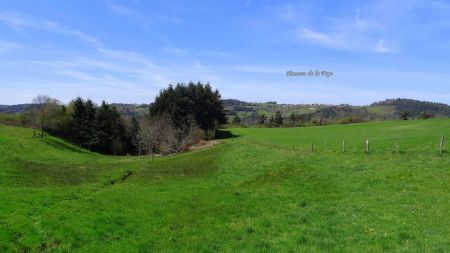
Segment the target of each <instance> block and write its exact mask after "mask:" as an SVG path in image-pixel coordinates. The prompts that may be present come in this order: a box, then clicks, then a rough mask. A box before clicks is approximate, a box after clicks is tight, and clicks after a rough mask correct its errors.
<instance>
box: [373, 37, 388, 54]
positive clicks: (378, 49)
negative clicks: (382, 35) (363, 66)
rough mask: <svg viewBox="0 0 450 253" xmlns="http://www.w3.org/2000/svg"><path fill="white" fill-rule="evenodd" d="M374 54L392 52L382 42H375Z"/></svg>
mask: <svg viewBox="0 0 450 253" xmlns="http://www.w3.org/2000/svg"><path fill="white" fill-rule="evenodd" d="M375 52H377V53H390V52H392V49H390V48H388V47H387V46H386V45H385V43H384V40H379V41H378V42H377V44H376V45H375Z"/></svg>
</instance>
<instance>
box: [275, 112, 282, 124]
mask: <svg viewBox="0 0 450 253" xmlns="http://www.w3.org/2000/svg"><path fill="white" fill-rule="evenodd" d="M281 125H283V117H282V116H281V112H280V111H276V112H275V126H276V127H279V126H281Z"/></svg>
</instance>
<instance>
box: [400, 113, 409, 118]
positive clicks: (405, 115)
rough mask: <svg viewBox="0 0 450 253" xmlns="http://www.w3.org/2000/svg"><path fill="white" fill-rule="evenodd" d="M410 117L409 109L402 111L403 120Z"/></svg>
mask: <svg viewBox="0 0 450 253" xmlns="http://www.w3.org/2000/svg"><path fill="white" fill-rule="evenodd" d="M408 117H409V112H407V111H402V112H400V119H401V120H408Z"/></svg>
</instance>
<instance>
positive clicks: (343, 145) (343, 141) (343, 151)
mask: <svg viewBox="0 0 450 253" xmlns="http://www.w3.org/2000/svg"><path fill="white" fill-rule="evenodd" d="M342 153H345V140H342Z"/></svg>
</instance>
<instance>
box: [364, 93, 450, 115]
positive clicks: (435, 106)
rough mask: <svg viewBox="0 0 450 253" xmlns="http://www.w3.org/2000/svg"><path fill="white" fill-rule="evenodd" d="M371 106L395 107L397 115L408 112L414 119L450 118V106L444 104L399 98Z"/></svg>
mask: <svg viewBox="0 0 450 253" xmlns="http://www.w3.org/2000/svg"><path fill="white" fill-rule="evenodd" d="M371 106H372V107H377V106H385V107H393V110H394V112H395V113H397V114H400V113H402V112H406V113H408V114H409V116H410V117H413V118H416V117H423V116H434V117H436V116H437V117H450V106H449V105H447V104H443V103H434V102H427V101H419V100H413V99H401V98H397V99H386V100H384V101H381V102H376V103H373V104H372V105H371Z"/></svg>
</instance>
